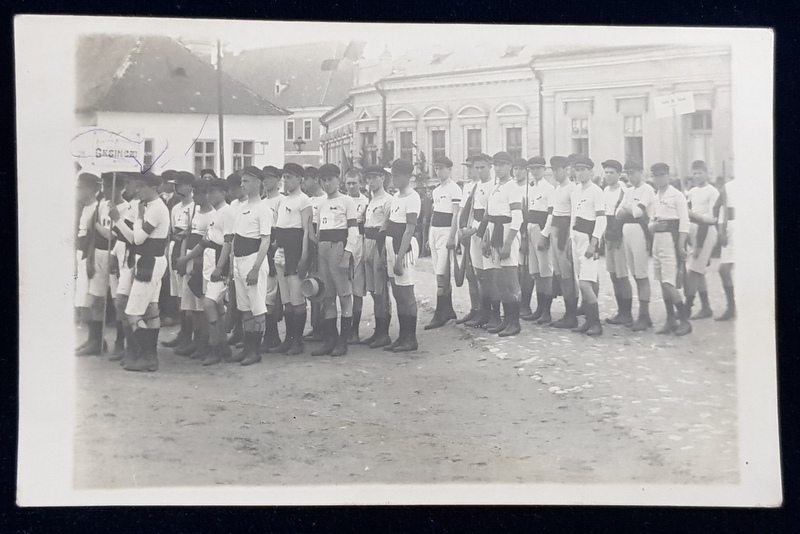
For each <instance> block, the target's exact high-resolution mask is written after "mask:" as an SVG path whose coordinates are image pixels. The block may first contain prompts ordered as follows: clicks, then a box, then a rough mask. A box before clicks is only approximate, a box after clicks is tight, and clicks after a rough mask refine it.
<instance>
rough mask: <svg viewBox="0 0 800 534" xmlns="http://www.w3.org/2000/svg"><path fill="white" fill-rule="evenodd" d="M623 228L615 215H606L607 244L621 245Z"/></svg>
mask: <svg viewBox="0 0 800 534" xmlns="http://www.w3.org/2000/svg"><path fill="white" fill-rule="evenodd" d="M622 226H623V223H622V221H621V220H619V219H617V218H616V217H615V216H614V215H606V233H605V238H606V243H619V242H620V241H622Z"/></svg>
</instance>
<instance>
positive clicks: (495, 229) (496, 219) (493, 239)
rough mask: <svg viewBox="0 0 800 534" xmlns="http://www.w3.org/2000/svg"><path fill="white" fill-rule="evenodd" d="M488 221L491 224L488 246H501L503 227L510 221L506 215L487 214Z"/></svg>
mask: <svg viewBox="0 0 800 534" xmlns="http://www.w3.org/2000/svg"><path fill="white" fill-rule="evenodd" d="M489 222H490V223H493V225H492V235H491V236H490V237H489V246H491V247H492V248H503V228H504V226H503V225H505V224H508V223H510V222H511V217H509V216H508V215H489Z"/></svg>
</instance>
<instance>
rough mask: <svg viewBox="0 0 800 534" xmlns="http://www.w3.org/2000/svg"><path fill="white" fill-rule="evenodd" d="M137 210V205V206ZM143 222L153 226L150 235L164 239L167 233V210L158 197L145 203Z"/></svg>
mask: <svg viewBox="0 0 800 534" xmlns="http://www.w3.org/2000/svg"><path fill="white" fill-rule="evenodd" d="M136 209H137V211H138V209H139V208H138V206H137V208H136ZM144 222H145V223H149V224H150V226H152V227H153V231H152V232H150V237H152V238H154V239H165V238H166V237H167V236H168V235H169V210H168V209H167V205H166V204H164V203H163V202H162V201H161V199H160V198H156V199H155V200H152V201H150V202H148V203H147V205H146V206H145V208H144Z"/></svg>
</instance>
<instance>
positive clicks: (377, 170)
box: [364, 165, 388, 176]
mask: <svg viewBox="0 0 800 534" xmlns="http://www.w3.org/2000/svg"><path fill="white" fill-rule="evenodd" d="M370 174H380V175H381V176H385V175H387V174H388V173H387V172H386V169H384V168H383V167H381V166H380V165H370V166H369V167H367V168H366V169H364V176H369V175H370Z"/></svg>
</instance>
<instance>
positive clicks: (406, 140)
mask: <svg viewBox="0 0 800 534" xmlns="http://www.w3.org/2000/svg"><path fill="white" fill-rule="evenodd" d="M400 159H404V160H408V161H410V162H411V163H414V132H400Z"/></svg>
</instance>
